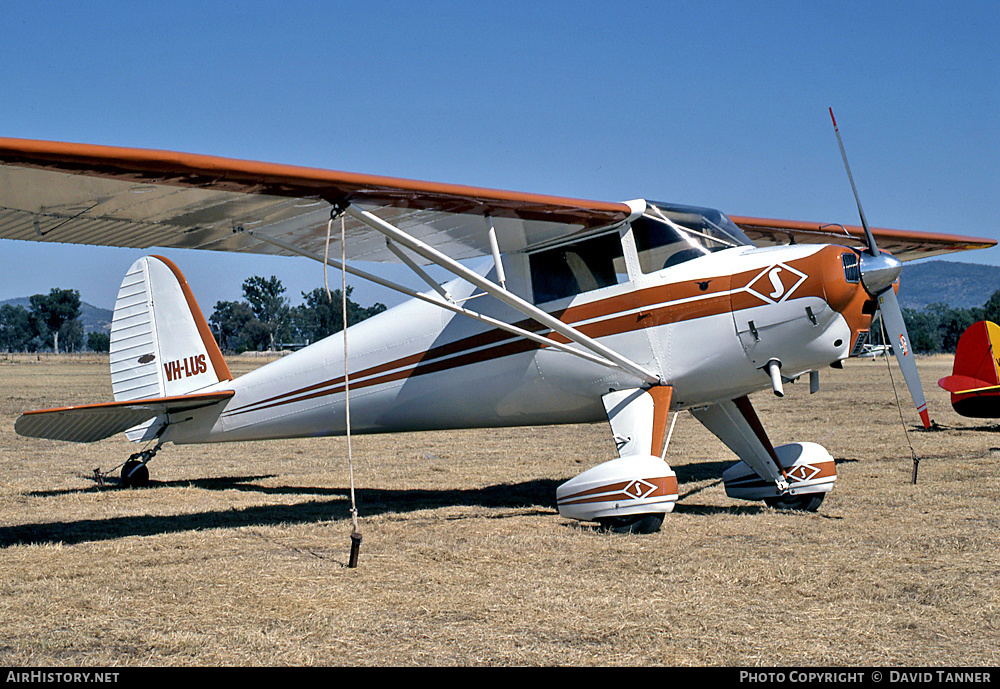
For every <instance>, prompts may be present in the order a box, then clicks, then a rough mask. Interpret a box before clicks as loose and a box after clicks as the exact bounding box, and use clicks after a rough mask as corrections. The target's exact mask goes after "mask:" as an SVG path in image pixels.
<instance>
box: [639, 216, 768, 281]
mask: <svg viewBox="0 0 1000 689" xmlns="http://www.w3.org/2000/svg"><path fill="white" fill-rule="evenodd" d="M632 236H633V237H634V238H635V245H636V249H637V250H638V252H639V267H640V269H641V270H642V272H643V273H655V272H656V271H658V270H663V269H664V268H669V267H671V266H675V265H677V264H678V263H683V262H684V261H690V260H691V259H693V258H698V257H699V256H704V255H705V254H710V253H712V252H714V251H721V250H723V249H730V248H732V247H736V246H753V242H751V241H750V239H749V237H747V236H746V235H745V234H743V231H742V230H740V228H739V227H737V226H736V224H735V223H733V221H732V220H730V219H729V218H727V217H726V216H725V215H724V214H723V213H720V212H719V211H717V210H713V209H711V208H695V207H693V206H679V205H676V204H667V203H659V202H656V201H647V202H646V211H645V212H644V213H643V214H642V216H640V217H638V218H636V219H635V220H633V221H632Z"/></svg>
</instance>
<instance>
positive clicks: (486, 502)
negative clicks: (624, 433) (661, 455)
mask: <svg viewBox="0 0 1000 689" xmlns="http://www.w3.org/2000/svg"><path fill="white" fill-rule="evenodd" d="M253 478H256V477H241V478H228V479H204V480H202V481H199V482H194V481H180V482H177V485H183V486H187V485H199V487H202V488H208V489H214V490H219V489H238V490H253V491H257V492H262V493H273V494H279V493H280V494H305V495H321V496H325V498H326V499H318V500H309V501H306V502H299V503H295V504H293V505H259V506H254V507H246V508H243V509H228V510H215V511H210V512H198V513H193V514H172V515H157V516H128V517H108V518H106V519H80V520H75V521H68V522H67V521H63V522H60V521H55V522H43V523H36V524H20V525H16V526H3V527H0V548H7V547H10V546H14V545H28V544H39V543H62V544H66V545H73V544H76V543H84V542H90V541H106V540H113V539H116V538H125V537H128V536H153V535H158V534H165V533H176V532H180V531H197V530H201V529H226V528H238V527H243V526H272V525H277V524H305V523H318V522H323V521H329V520H332V519H349V518H350V500H349V492H348V489H346V488H330V489H327V488H289V487H282V488H275V489H271V488H267V487H264V486H257V485H253V484H251V483H247V481H248V480H252V479H253ZM558 484H559V481H555V480H536V481H526V482H524V483H515V484H500V485H493V486H487V487H485V488H470V489H467V490H424V489H416V490H384V489H359V490H356V491H355V493H356V496H357V502H358V504H359V505H360V506H362V509H363V513H364V514H365V515H376V514H384V513H387V512H411V511H417V510H427V509H435V508H439V507H448V506H454V505H471V506H479V507H491V508H519V507H542V508H546V511H548V510H554V509H555V494H556V486H557V485H558ZM163 485H166V484H157V483H155V482H151V483H150V487H149V488H147V489H144V491H149V492H150V493H151V495H150V498H151V499H152V498H154V497H155V489H156V488H157V487H158V486H163ZM99 490H107V488H105V489H100V488H93V489H85V490H84V491H61V492H60V494H64V493H67V492H91V491H99ZM111 490H118V489H116V488H112V489H111ZM33 495H37V494H33Z"/></svg>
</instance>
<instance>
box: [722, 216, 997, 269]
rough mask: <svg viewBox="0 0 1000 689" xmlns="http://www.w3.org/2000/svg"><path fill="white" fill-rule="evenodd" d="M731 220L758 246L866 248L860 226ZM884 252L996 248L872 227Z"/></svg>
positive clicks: (902, 256)
mask: <svg viewBox="0 0 1000 689" xmlns="http://www.w3.org/2000/svg"><path fill="white" fill-rule="evenodd" d="M729 219H730V220H732V221H733V222H734V223H736V224H737V225H738V226H739V228H740V229H741V230H743V232H744V233H745V234H746V235H747V237H749V238H750V239H751V240H752V241H753V243H754V244H756V245H757V246H771V245H778V244H840V245H842V246H856V247H858V248H859V249H864V248H865V246H866V243H865V230H864V228H863V227H860V226H858V225H839V224H829V223H826V224H823V223H814V222H800V221H796V220H770V219H767V218H748V217H743V216H736V215H731V216H729ZM871 230H872V234H873V235H875V240H876V242H878V246H879V248H880V249H883V250H885V251H888V252H889V253H890V254H892V255H893V256H895V257H896V258H898V259H899V260H900V261H912V260H915V259H918V258H929V257H931V256H941V255H943V254H950V253H954V252H956V251H969V250H972V249H988V248H990V247H991V246H996V241H995V240H992V239H982V238H980V237H964V236H961V235H955V234H943V233H931V232H912V231H907V230H890V229H887V228H884V227H873V228H871Z"/></svg>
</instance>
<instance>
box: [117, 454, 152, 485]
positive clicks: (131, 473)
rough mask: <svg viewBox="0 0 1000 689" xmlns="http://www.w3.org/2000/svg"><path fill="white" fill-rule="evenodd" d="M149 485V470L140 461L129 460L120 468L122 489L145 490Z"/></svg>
mask: <svg viewBox="0 0 1000 689" xmlns="http://www.w3.org/2000/svg"><path fill="white" fill-rule="evenodd" d="M148 485H149V469H148V468H147V467H146V465H145V464H143V463H142V462H140V461H137V460H135V459H130V460H128V461H127V462H125V465H124V466H122V480H121V486H122V488H145V487H146V486H148Z"/></svg>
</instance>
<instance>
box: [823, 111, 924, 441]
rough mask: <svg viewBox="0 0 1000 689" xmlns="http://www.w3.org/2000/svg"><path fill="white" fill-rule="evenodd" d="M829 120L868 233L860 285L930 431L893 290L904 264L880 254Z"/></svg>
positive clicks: (866, 234) (831, 117)
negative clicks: (872, 303)
mask: <svg viewBox="0 0 1000 689" xmlns="http://www.w3.org/2000/svg"><path fill="white" fill-rule="evenodd" d="M830 119H831V120H832V121H833V131H834V132H835V133H836V135H837V143H838V144H839V145H840V155H841V157H843V159H844V167H845V168H846V169H847V178H848V179H849V180H850V181H851V190H852V191H853V192H854V200H855V202H856V203H857V204H858V214H859V215H860V216H861V226H862V227H863V228H864V230H865V240H866V242H867V244H868V249H867V251H865V252H863V253H862V254H861V261H860V263H861V266H860V268H861V284H862V285H863V286H864V288H865V291H866V292H868V294H870V295H871V296H872V297H873V298H874V299H876V300H877V301H878V308H879V311H881V313H882V322H883V324H884V325H885V328H886V332H887V333H888V335H889V338H890V344H892V351H893V352H894V353H895V354H896V361H897V362H899V368H900V369H902V371H903V378H904V379H905V380H906V387H907V388H909V390H910V396H911V397H913V403H914V404H915V405H916V407H917V413H918V414H920V420H921V422H923V424H924V428H930V427H931V420H930V416H929V415H928V414H927V401H926V400H925V399H924V390H923V388H922V387H921V385H920V375H919V374H918V373H917V362H916V360H915V358H914V355H913V347H911V346H910V337H909V335H907V333H906V324H905V323H904V322H903V312H902V310H901V309H900V308H899V300H898V299H896V291H895V290H894V289H893V286H892V285H893V283H894V282H895V281H896V279H897V278H898V277H899V274H900V273H901V272H902V270H903V264H902V263H901V262H900V261H899V260H898V259H896V258H895V257H894V256H892V255H890V254H887V253H885V252H883V251H880V250H879V248H878V245H876V244H875V235H873V234H872V231H871V228H869V227H868V220H867V219H866V218H865V211H864V209H863V208H862V207H861V197H860V196H858V188H857V187H856V186H855V184H854V175H852V174H851V166H850V165H849V164H848V162H847V152H846V151H845V150H844V142H843V141H842V140H841V138H840V129H838V127H837V118H835V117H834V116H833V108H830Z"/></svg>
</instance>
